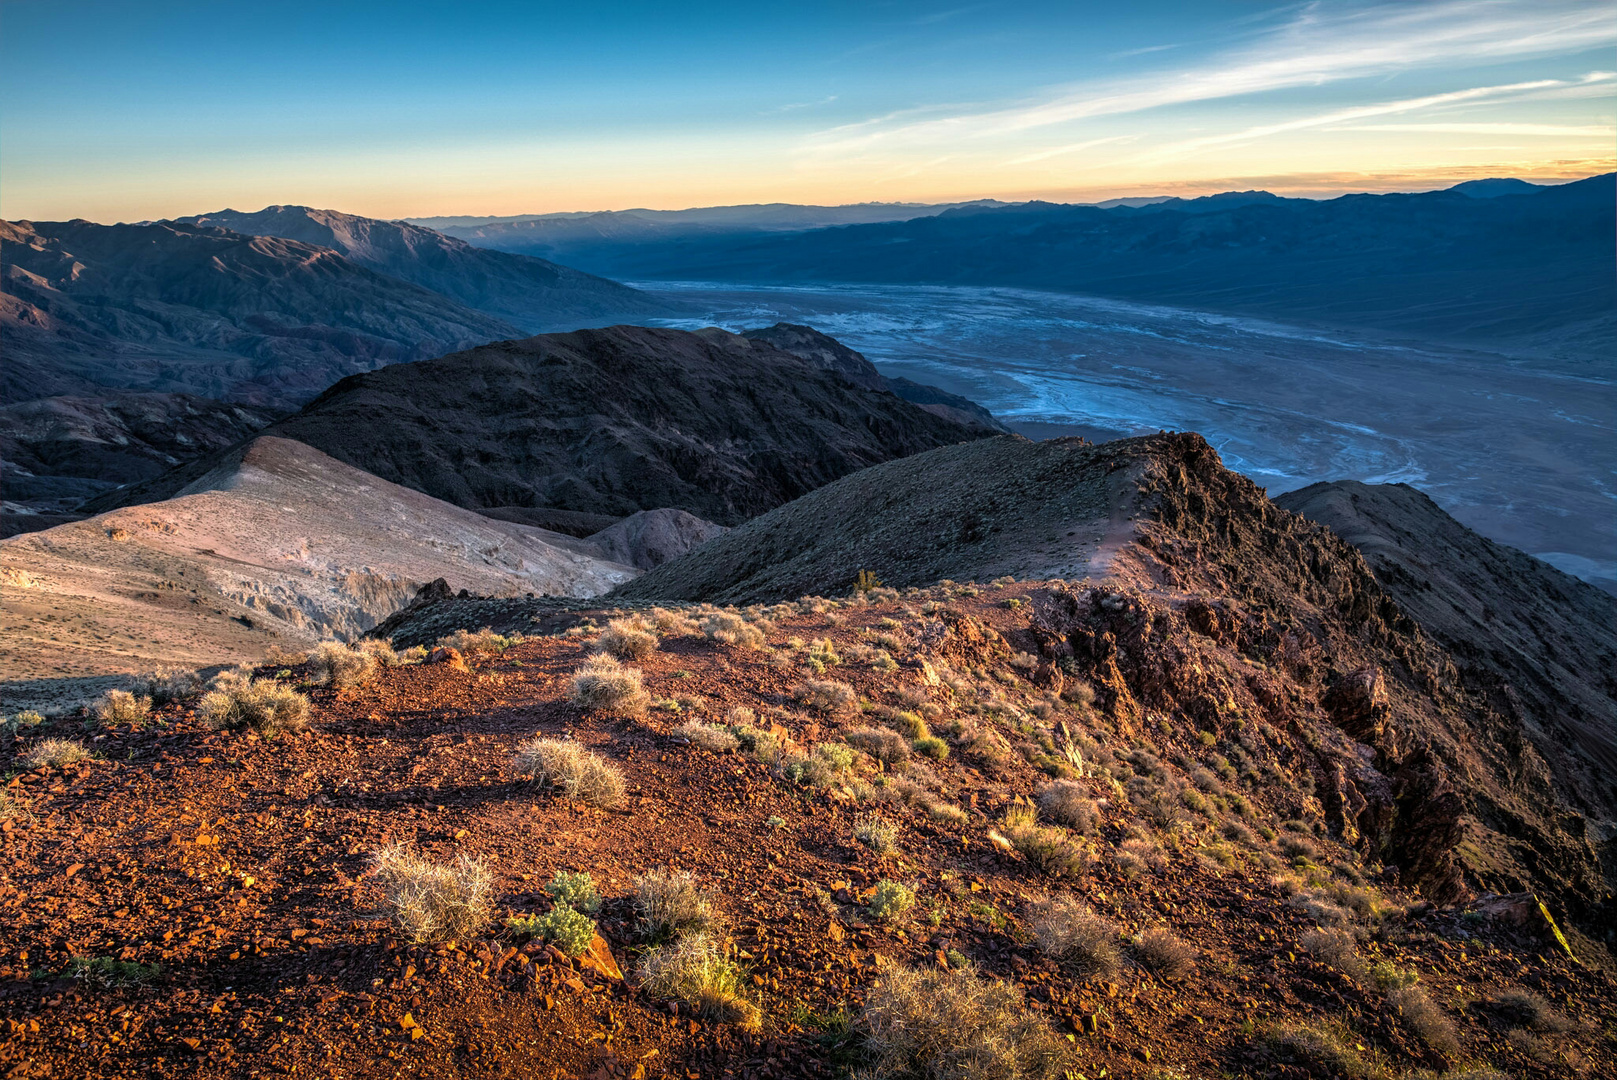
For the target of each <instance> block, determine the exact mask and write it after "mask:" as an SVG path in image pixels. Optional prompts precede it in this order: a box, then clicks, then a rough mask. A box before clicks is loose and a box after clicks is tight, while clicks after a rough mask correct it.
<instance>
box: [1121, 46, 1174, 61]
mask: <svg viewBox="0 0 1617 1080" xmlns="http://www.w3.org/2000/svg"><path fill="white" fill-rule="evenodd" d="M1180 46H1181V43H1179V42H1175V43H1174V44H1172V45H1147V46H1146V47H1145V48H1143V49H1124V50H1123V51H1122V52H1114V53H1109V54H1108V55H1107V57H1106V59H1108V60H1126V59H1128V58H1129V57H1131V56H1144V55H1146V54H1147V53H1155V52H1167V51H1168V50H1169V49H1177V48H1180Z"/></svg>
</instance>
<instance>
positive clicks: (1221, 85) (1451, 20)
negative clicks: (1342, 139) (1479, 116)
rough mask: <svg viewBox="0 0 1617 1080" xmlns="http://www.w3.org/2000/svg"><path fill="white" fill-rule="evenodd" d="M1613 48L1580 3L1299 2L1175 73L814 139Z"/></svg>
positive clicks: (1106, 111) (1596, 9)
mask: <svg viewBox="0 0 1617 1080" xmlns="http://www.w3.org/2000/svg"><path fill="white" fill-rule="evenodd" d="M1614 43H1617V20H1614V19H1612V18H1611V13H1610V9H1609V8H1607V7H1606V6H1605V5H1599V4H1589V3H1584V2H1578V0H1547V2H1546V0H1534V2H1529V0H1443V2H1438V3H1423V4H1404V3H1388V4H1381V5H1378V6H1375V7H1372V8H1369V9H1365V8H1362V7H1355V8H1349V7H1346V6H1343V5H1339V4H1325V3H1316V4H1309V5H1307V6H1305V7H1303V8H1301V9H1299V10H1298V11H1297V13H1296V14H1295V15H1294V16H1293V17H1292V18H1291V19H1290V20H1289V21H1288V22H1286V23H1285V24H1284V25H1282V26H1280V27H1278V28H1276V29H1274V30H1270V31H1265V32H1262V33H1260V34H1259V35H1258V36H1257V37H1256V38H1255V39H1254V40H1252V41H1251V42H1250V43H1249V44H1247V45H1244V46H1242V47H1240V48H1238V49H1234V50H1230V51H1228V52H1226V53H1223V54H1221V55H1218V56H1215V57H1212V58H1210V59H1208V60H1206V61H1205V62H1203V63H1201V64H1198V65H1193V66H1188V67H1186V68H1184V69H1182V70H1180V71H1178V72H1177V73H1168V74H1164V73H1160V72H1157V73H1153V74H1151V75H1150V76H1143V75H1142V76H1137V77H1133V78H1123V79H1112V80H1099V81H1090V82H1084V83H1078V84H1068V85H1066V86H1061V87H1054V88H1051V89H1050V90H1049V91H1047V92H1046V93H1044V94H1042V95H1038V96H1035V97H1033V98H1031V99H1028V100H1024V101H1022V102H1019V103H1016V104H1012V105H1006V106H999V107H985V108H975V109H970V108H968V109H961V108H955V109H944V110H940V111H941V112H942V115H938V114H937V113H934V114H933V115H930V116H925V115H924V112H925V111H930V110H910V111H908V112H907V113H895V114H890V115H887V116H882V117H877V118H874V119H871V120H867V121H863V122H861V123H857V124H850V125H845V126H842V127H838V128H833V129H830V130H827V131H824V132H821V133H819V134H818V135H817V136H816V137H815V139H814V140H813V147H814V148H816V149H818V150H820V151H822V152H827V153H832V154H838V153H849V152H858V151H860V150H864V149H869V148H873V147H875V146H877V145H881V144H886V145H891V146H895V147H897V146H923V145H928V144H939V143H943V144H949V143H957V142H958V141H959V140H961V139H967V138H986V137H1002V136H1005V135H1009V134H1015V133H1019V132H1030V131H1033V130H1036V129H1040V128H1046V127H1051V126H1055V125H1060V124H1068V123H1072V122H1074V121H1081V120H1087V119H1093V118H1097V117H1104V116H1118V115H1124V114H1130V113H1139V112H1144V111H1147V110H1151V109H1159V108H1163V107H1167V106H1173V105H1185V104H1191V103H1195V102H1203V101H1212V100H1219V99H1226V98H1232V97H1238V96H1242V95H1247V94H1258V93H1264V92H1269V91H1275V90H1284V89H1290V88H1297V87H1305V86H1320V85H1324V84H1327V83H1332V82H1337V81H1342V80H1347V79H1355V78H1364V77H1371V76H1378V75H1385V74H1390V73H1394V72H1407V71H1409V70H1413V69H1418V68H1426V67H1434V66H1443V65H1461V64H1467V63H1470V64H1478V63H1492V62H1501V61H1508V60H1516V59H1525V58H1528V57H1534V56H1544V55H1554V54H1570V53H1576V52H1581V51H1584V50H1588V49H1593V48H1598V47H1602V46H1607V45H1611V44H1614Z"/></svg>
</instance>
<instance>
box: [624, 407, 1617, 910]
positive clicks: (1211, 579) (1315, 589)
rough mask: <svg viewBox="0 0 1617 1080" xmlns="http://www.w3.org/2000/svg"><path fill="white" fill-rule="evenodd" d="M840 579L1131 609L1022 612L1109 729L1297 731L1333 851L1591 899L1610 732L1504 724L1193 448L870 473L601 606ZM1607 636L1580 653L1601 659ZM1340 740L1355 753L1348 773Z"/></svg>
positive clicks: (1441, 655) (1515, 719)
mask: <svg viewBox="0 0 1617 1080" xmlns="http://www.w3.org/2000/svg"><path fill="white" fill-rule="evenodd" d="M1443 557H1444V555H1443V553H1442V552H1434V558H1439V559H1441V558H1443ZM859 570H871V571H873V572H874V573H875V574H876V575H877V576H878V577H880V578H881V579H882V580H884V581H885V582H887V583H888V584H890V585H895V586H901V587H904V586H916V585H922V584H926V583H930V582H932V581H935V580H937V579H939V578H954V579H976V580H982V579H985V578H988V577H991V576H996V575H1016V576H1018V577H1033V578H1047V577H1060V578H1069V579H1070V578H1078V577H1093V578H1097V579H1100V580H1104V581H1109V582H1111V583H1114V585H1123V586H1129V587H1133V588H1136V589H1139V590H1143V593H1144V595H1145V596H1147V597H1149V599H1143V600H1141V601H1140V602H1139V607H1138V608H1137V609H1136V608H1135V607H1133V606H1132V605H1133V603H1134V602H1132V601H1130V602H1128V603H1125V604H1124V605H1123V606H1118V607H1109V606H1108V603H1107V602H1102V601H1095V602H1094V603H1093V605H1092V606H1090V607H1088V608H1086V609H1085V610H1086V611H1087V612H1088V614H1086V615H1083V618H1082V619H1080V620H1079V622H1078V623H1074V622H1073V619H1074V618H1075V617H1076V616H1077V615H1078V614H1081V612H1079V610H1078V609H1077V608H1073V607H1072V606H1071V605H1070V604H1069V603H1068V602H1067V601H1061V602H1060V604H1057V605H1056V606H1054V607H1051V608H1049V609H1048V610H1047V611H1043V612H1042V613H1041V612H1039V611H1036V612H1035V615H1036V620H1035V621H1036V622H1037V621H1038V618H1043V619H1044V620H1045V623H1046V625H1045V629H1046V630H1048V631H1050V632H1052V633H1055V634H1057V636H1058V638H1060V639H1062V640H1064V641H1065V644H1064V645H1060V648H1061V649H1071V650H1073V651H1074V652H1075V653H1076V655H1078V656H1079V657H1080V659H1083V660H1085V662H1094V663H1098V664H1100V665H1101V670H1102V671H1103V672H1106V674H1105V675H1104V676H1102V678H1101V682H1100V684H1099V686H1100V687H1103V688H1104V691H1103V692H1104V694H1105V695H1108V700H1109V701H1110V703H1111V707H1112V708H1113V709H1116V710H1118V711H1119V713H1120V715H1125V716H1127V717H1129V718H1131V722H1145V721H1146V720H1148V718H1149V717H1150V716H1152V715H1156V714H1162V715H1166V716H1188V717H1190V718H1193V719H1194V720H1195V722H1197V723H1200V724H1202V725H1212V726H1213V727H1214V728H1215V729H1218V728H1221V727H1222V726H1224V725H1227V724H1231V723H1243V722H1247V721H1246V720H1242V719H1241V718H1243V717H1245V718H1247V720H1250V719H1251V718H1252V717H1254V716H1262V717H1264V718H1265V719H1264V722H1265V723H1268V724H1272V725H1277V726H1282V727H1290V728H1292V729H1293V730H1295V731H1300V732H1302V733H1303V737H1304V739H1305V741H1307V740H1310V739H1312V740H1313V741H1314V742H1315V743H1318V744H1319V745H1320V746H1322V747H1323V748H1322V749H1319V750H1318V753H1319V754H1321V755H1322V760H1325V759H1328V761H1327V762H1326V764H1327V766H1328V767H1327V775H1331V776H1333V777H1334V778H1335V779H1334V780H1333V782H1332V787H1331V789H1328V790H1322V791H1321V792H1320V793H1319V796H1318V797H1319V798H1320V799H1321V801H1322V802H1323V803H1324V804H1325V805H1326V806H1328V807H1335V808H1336V809H1335V810H1334V811H1331V812H1332V813H1337V814H1339V815H1345V816H1343V817H1342V819H1341V828H1342V829H1343V830H1344V834H1346V835H1355V834H1362V835H1364V836H1365V837H1366V843H1368V844H1369V845H1370V847H1371V848H1372V849H1377V850H1381V851H1383V853H1384V857H1387V858H1388V859H1389V861H1395V862H1398V863H1399V864H1400V865H1401V866H1403V867H1404V869H1405V871H1406V873H1412V874H1414V875H1415V876H1416V877H1417V878H1418V879H1419V880H1420V881H1421V882H1422V883H1423V888H1425V889H1426V890H1428V895H1432V896H1434V897H1436V898H1439V899H1441V898H1443V897H1445V896H1448V897H1454V896H1459V895H1462V894H1463V893H1464V892H1465V890H1466V889H1467V888H1485V889H1491V890H1494V891H1498V892H1510V891H1514V890H1518V889H1522V888H1527V887H1541V888H1549V889H1553V890H1554V891H1555V892H1556V893H1557V894H1558V895H1560V896H1563V897H1565V898H1567V900H1568V902H1569V903H1572V904H1573V905H1574V906H1575V907H1576V908H1578V909H1579V910H1581V911H1583V912H1584V913H1585V915H1592V914H1593V912H1595V911H1596V910H1597V909H1600V908H1601V906H1602V905H1604V904H1605V903H1606V898H1607V897H1608V896H1609V895H1610V889H1611V885H1612V880H1611V879H1612V877H1613V876H1614V875H1613V866H1612V862H1613V860H1612V859H1611V857H1610V851H1609V849H1608V850H1604V851H1603V850H1602V849H1603V848H1605V847H1606V846H1607V841H1606V840H1605V839H1604V838H1605V836H1606V835H1607V833H1608V831H1609V829H1610V823H1611V822H1612V821H1613V820H1614V819H1617V792H1614V791H1613V790H1612V789H1611V787H1610V786H1609V784H1608V785H1607V786H1606V788H1605V789H1604V790H1595V788H1594V787H1593V786H1591V785H1590V784H1588V783H1586V782H1585V780H1584V779H1583V778H1582V774H1581V772H1578V771H1579V770H1582V769H1584V768H1585V766H1586V763H1588V762H1592V761H1598V760H1599V759H1600V757H1601V755H1602V754H1603V753H1605V751H1604V750H1603V749H1602V742H1603V741H1605V740H1609V739H1610V737H1611V735H1612V733H1613V732H1612V727H1611V725H1610V723H1609V721H1608V722H1602V721H1595V722H1594V723H1593V726H1591V727H1590V728H1589V729H1588V730H1585V731H1578V730H1572V731H1571V732H1570V733H1571V734H1572V736H1573V737H1576V738H1581V739H1583V740H1584V741H1586V743H1587V746H1586V747H1585V748H1584V749H1583V750H1582V751H1580V752H1579V753H1578V754H1574V755H1568V754H1564V753H1561V752H1559V751H1557V750H1555V749H1554V748H1553V746H1552V745H1551V744H1552V742H1553V740H1554V739H1556V738H1561V737H1564V733H1566V732H1568V730H1569V729H1568V728H1566V727H1565V726H1562V725H1559V724H1558V723H1557V722H1556V721H1555V718H1554V715H1553V713H1554V707H1553V704H1551V703H1550V702H1548V700H1547V699H1540V700H1539V701H1537V702H1532V703H1529V702H1527V701H1525V700H1524V701H1522V702H1521V703H1519V704H1518V705H1516V706H1515V707H1514V708H1501V705H1500V703H1499V702H1498V701H1497V700H1496V691H1495V688H1493V687H1483V688H1478V687H1476V686H1475V685H1473V684H1472V682H1471V680H1468V679H1467V678H1466V677H1465V675H1464V672H1463V670H1462V668H1461V667H1460V666H1458V665H1457V664H1456V661H1455V659H1454V657H1453V656H1452V655H1451V654H1450V652H1449V651H1448V649H1447V648H1446V647H1445V645H1444V643H1443V640H1442V639H1441V638H1438V637H1433V636H1428V635H1427V634H1426V633H1425V632H1423V631H1422V629H1421V627H1420V626H1419V624H1418V623H1417V622H1416V620H1415V619H1413V618H1411V617H1410V616H1409V614H1408V613H1406V612H1405V611H1404V610H1403V609H1402V608H1401V607H1400V605H1399V604H1398V603H1397V601H1396V600H1395V599H1394V598H1393V597H1392V596H1391V595H1389V594H1388V592H1387V591H1386V590H1385V589H1383V588H1382V586H1381V585H1380V584H1378V582H1377V580H1376V578H1375V576H1374V575H1373V574H1372V572H1371V570H1370V568H1369V566H1368V565H1367V564H1366V562H1365V559H1364V557H1363V556H1361V555H1360V554H1359V552H1358V551H1357V550H1355V549H1354V548H1352V547H1350V546H1349V545H1348V544H1347V543H1346V542H1344V541H1343V540H1342V539H1340V538H1339V537H1338V536H1337V535H1336V534H1334V533H1332V532H1331V531H1329V530H1327V529H1325V528H1323V527H1321V526H1319V525H1315V524H1313V523H1311V522H1309V521H1306V520H1305V519H1303V518H1301V517H1298V516H1297V515H1295V514H1291V513H1289V512H1287V511H1284V510H1281V509H1278V508H1277V507H1275V506H1274V505H1273V504H1272V503H1270V502H1269V501H1268V500H1267V499H1266V498H1265V497H1264V496H1263V494H1262V492H1261V491H1260V490H1259V489H1258V488H1256V487H1255V486H1254V485H1253V484H1252V483H1251V482H1250V481H1248V480H1247V479H1245V478H1244V477H1241V476H1238V475H1236V474H1234V473H1231V472H1229V471H1228V470H1226V469H1225V468H1223V466H1222V464H1221V462H1220V461H1219V459H1218V455H1217V454H1216V453H1214V452H1213V450H1212V449H1211V448H1210V447H1208V446H1207V444H1206V443H1205V442H1204V441H1203V440H1202V439H1201V438H1200V437H1199V436H1196V435H1163V436H1152V437H1146V438H1139V439H1129V440H1120V441H1118V442H1113V443H1105V444H1101V445H1099V446H1091V445H1086V444H1083V443H1081V442H1080V441H1078V440H1051V441H1047V442H1042V443H1033V442H1029V441H1027V440H1024V439H1020V438H1017V437H1002V438H996V439H988V440H982V441H979V442H975V443H970V444H966V445H962V446H954V447H946V448H943V449H940V450H935V451H931V452H929V453H927V454H921V455H917V456H915V457H911V458H906V459H904V460H901V461H896V462H889V463H887V464H885V465H881V466H877V467H874V468H871V469H866V470H864V471H862V472H859V473H856V474H854V475H852V476H849V477H846V478H844V479H843V480H840V481H838V482H836V483H834V484H830V485H828V486H826V487H824V488H821V489H819V490H817V491H814V492H811V493H810V494H808V495H806V496H804V497H802V498H800V499H798V500H796V501H795V502H792V503H789V504H787V505H786V506H783V507H780V508H779V509H777V510H774V511H772V512H770V513H768V514H765V515H763V516H761V517H759V518H756V519H754V520H752V521H749V522H747V523H746V524H744V525H742V526H740V527H738V528H736V529H734V530H732V531H731V532H729V533H727V534H725V535H724V536H721V537H718V538H715V539H713V540H710V541H709V542H708V543H706V544H704V545H703V546H702V547H700V548H698V549H696V550H695V551H693V552H692V553H691V554H690V555H688V556H686V557H685V558H683V559H680V560H676V561H675V562H672V563H669V564H666V565H664V566H662V567H659V568H658V569H656V570H653V571H651V572H650V573H648V574H645V575H643V576H642V577H640V578H638V579H636V580H635V581H632V582H630V583H628V584H626V585H624V586H621V587H620V588H618V589H617V590H615V591H614V593H613V594H612V598H613V599H620V600H622V601H625V602H631V601H632V602H641V603H645V602H652V601H664V602H667V601H695V600H702V601H710V602H719V603H739V604H745V603H760V602H772V601H778V600H782V599H785V598H789V597H793V596H797V595H799V594H802V593H822V594H832V593H839V592H842V591H844V590H846V589H847V588H848V587H850V586H851V585H852V584H853V577H854V575H855V573H856V572H858V571H859ZM1589 591H1590V592H1593V591H1594V590H1592V589H1591V590H1589ZM1062 605H1066V606H1062ZM1129 611H1135V614H1134V615H1132V616H1131V615H1128V614H1127V613H1128V612H1129ZM1085 620H1087V622H1086V621H1085ZM1198 639H1210V640H1211V641H1214V642H1217V643H1219V644H1220V645H1222V646H1224V647H1228V648H1232V649H1234V650H1235V651H1236V652H1238V653H1240V654H1241V655H1243V656H1245V657H1246V658H1248V660H1250V661H1253V662H1258V663H1261V664H1263V665H1266V669H1264V670H1256V669H1255V670H1253V671H1249V672H1246V673H1245V674H1239V673H1237V672H1234V671H1226V672H1225V674H1223V675H1220V674H1217V673H1216V669H1215V668H1210V667H1208V666H1207V665H1205V664H1203V663H1200V662H1192V657H1193V655H1194V653H1195V652H1196V650H1197V648H1199V647H1200V646H1198V645H1195V644H1194V643H1195V642H1196V641H1197V640H1198ZM1604 640H1606V637H1605V636H1602V635H1601V634H1591V635H1586V639H1584V638H1580V639H1579V645H1580V647H1582V648H1584V649H1589V650H1592V651H1593V652H1594V653H1596V654H1597V655H1598V652H1599V648H1600V643H1601V642H1603V641H1604ZM1047 644H1050V643H1048V642H1047ZM1046 655H1059V652H1058V653H1056V654H1051V653H1049V652H1048V651H1047V653H1046ZM1249 698H1250V699H1252V702H1251V703H1249V701H1248V699H1249ZM1326 730H1329V731H1331V734H1330V735H1329V736H1328V737H1327V736H1325V735H1324V734H1322V733H1323V732H1325V731H1326ZM1310 731H1314V732H1316V734H1315V735H1309V734H1308V732H1310ZM1355 744H1362V746H1363V747H1367V748H1368V749H1366V750H1364V754H1363V757H1362V760H1361V758H1360V757H1356V756H1355V755H1356V754H1357V753H1358V751H1356V750H1355V749H1354V747H1355ZM1371 763H1373V767H1371ZM1575 773H1577V775H1575ZM1574 783H1575V785H1576V787H1577V793H1576V794H1574V793H1572V791H1571V790H1570V789H1569V784H1574ZM1395 850H1396V851H1398V852H1399V854H1397V855H1396V856H1394V855H1391V854H1387V853H1390V852H1393V851H1395Z"/></svg>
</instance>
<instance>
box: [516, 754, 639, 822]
mask: <svg viewBox="0 0 1617 1080" xmlns="http://www.w3.org/2000/svg"><path fill="white" fill-rule="evenodd" d="M511 767H512V769H513V770H514V771H515V772H516V774H517V775H518V776H526V777H531V778H532V779H533V780H534V781H536V782H538V783H541V784H545V785H548V786H549V787H553V788H555V789H556V790H558V791H560V792H561V793H562V794H564V795H566V796H567V797H568V798H570V799H577V800H578V801H579V802H583V803H588V804H589V805H591V806H599V807H603V808H606V809H610V808H611V807H614V806H616V805H618V804H619V803H620V802H622V801H623V789H624V784H623V774H622V773H621V772H619V771H618V768H617V766H616V765H613V764H612V763H611V762H610V761H607V760H606V759H605V758H602V757H600V756H598V755H596V754H592V753H591V752H590V751H589V750H587V749H585V748H584V747H583V746H581V745H580V744H578V743H576V742H570V741H564V740H561V739H542V738H541V739H529V740H528V741H527V742H525V743H523V744H522V745H521V746H519V747H517V752H516V755H515V756H514V757H513V758H512V759H511Z"/></svg>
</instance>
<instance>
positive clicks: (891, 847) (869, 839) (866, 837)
mask: <svg viewBox="0 0 1617 1080" xmlns="http://www.w3.org/2000/svg"><path fill="white" fill-rule="evenodd" d="M853 838H854V839H855V840H857V841H859V842H860V843H861V844H863V845H865V847H867V848H869V849H870V850H871V851H874V852H875V853H876V854H878V855H891V854H892V853H893V852H895V851H897V850H898V826H896V825H894V824H893V823H892V822H891V821H888V820H887V819H886V818H882V817H876V816H874V815H872V816H870V817H864V818H860V819H859V820H858V821H856V822H854V826H853Z"/></svg>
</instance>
